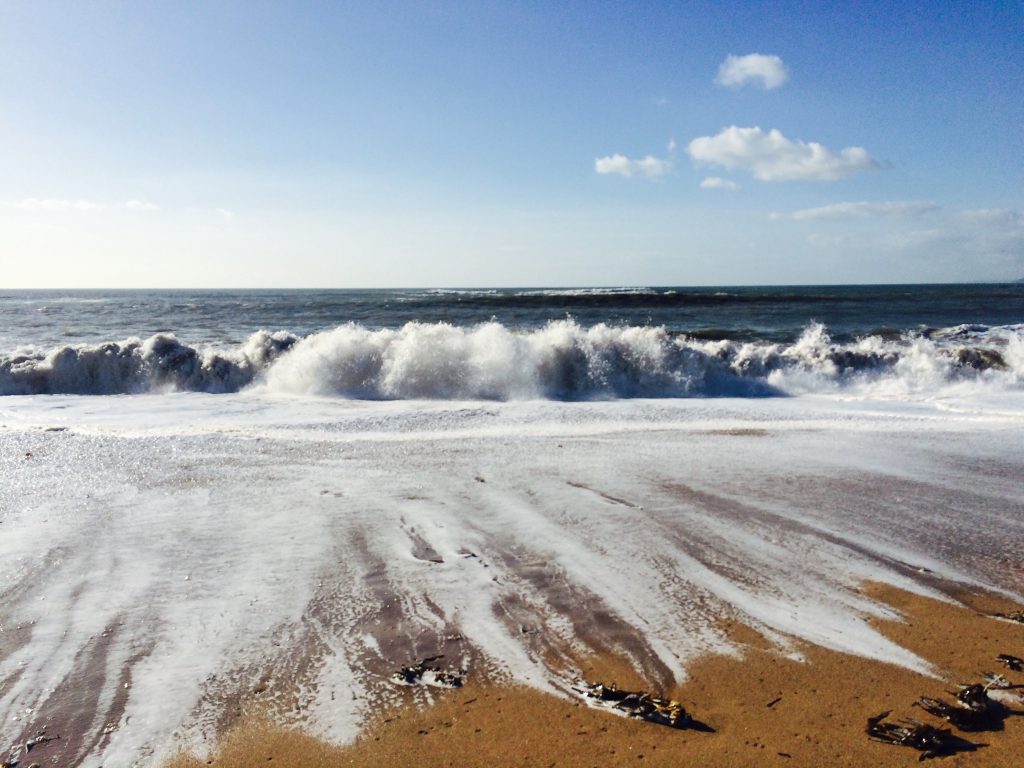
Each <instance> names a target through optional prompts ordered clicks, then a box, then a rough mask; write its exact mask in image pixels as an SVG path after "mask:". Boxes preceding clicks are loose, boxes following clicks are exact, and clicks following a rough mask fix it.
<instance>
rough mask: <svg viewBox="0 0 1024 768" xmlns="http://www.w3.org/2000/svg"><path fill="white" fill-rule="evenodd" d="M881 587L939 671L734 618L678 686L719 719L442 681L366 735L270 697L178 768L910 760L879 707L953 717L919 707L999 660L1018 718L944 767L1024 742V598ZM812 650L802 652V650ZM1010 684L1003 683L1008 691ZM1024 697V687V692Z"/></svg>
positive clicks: (619, 668)
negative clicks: (269, 707)
mask: <svg viewBox="0 0 1024 768" xmlns="http://www.w3.org/2000/svg"><path fill="white" fill-rule="evenodd" d="M864 591H865V593H866V594H867V595H869V596H870V597H872V598H875V599H878V600H880V601H883V602H885V603H886V604H888V605H889V606H891V607H892V608H894V609H896V610H897V611H899V612H900V614H902V616H903V619H902V620H899V621H895V620H886V621H880V620H879V621H875V622H874V624H875V626H876V627H877V628H878V629H879V630H880V631H881V632H882V633H883V634H885V635H886V636H887V637H889V638H890V639H892V640H894V641H896V642H898V643H900V644H901V645H904V646H905V647H906V648H908V649H910V650H912V651H914V652H915V653H917V654H919V655H920V656H921V657H923V658H925V659H927V660H928V661H929V662H930V663H931V664H932V665H933V666H934V671H935V674H936V677H934V678H933V677H929V676H926V675H922V674H917V673H914V672H910V671H908V670H906V669H902V668H900V667H897V666H894V665H890V664H884V663H879V662H874V661H870V660H867V659H864V658H861V657H858V656H853V655H848V654H842V653H837V652H834V651H828V650H825V649H823V648H820V647H816V646H812V645H809V644H806V643H794V645H793V646H792V647H791V648H790V649H789V650H788V651H787V652H780V650H779V649H778V648H777V647H776V646H774V644H772V643H771V642H769V641H767V640H766V639H765V638H764V637H763V636H761V635H760V634H758V633H757V632H755V631H753V630H751V629H750V628H748V627H745V626H743V625H740V624H735V625H733V626H731V627H728V632H729V636H730V638H731V639H732V640H733V641H734V642H736V643H738V644H739V645H740V647H741V649H742V655H741V656H740V657H738V658H737V657H735V656H731V655H714V654H711V655H708V656H706V657H703V658H701V659H699V660H697V661H696V662H695V663H693V664H692V665H690V666H689V668H688V670H687V671H688V675H689V678H688V680H687V681H686V682H685V683H684V684H682V685H679V686H677V687H674V688H672V689H670V690H668V691H664V692H658V693H661V694H662V695H665V696H669V697H671V698H674V699H677V700H678V701H679V702H680V703H682V704H683V705H684V706H685V707H686V709H687V711H688V712H689V713H690V714H691V715H692V716H693V717H694V718H695V719H696V720H697V721H699V722H700V723H701V724H703V725H706V726H707V729H706V730H705V729H703V728H701V729H673V728H669V727H665V726H661V725H657V724H652V723H648V722H644V721H640V720H635V719H628V718H626V717H622V716H617V715H615V714H613V713H611V712H608V711H604V710H602V709H597V708H594V707H590V706H587V705H586V704H585V703H584V702H583V701H581V700H573V699H569V698H558V697H555V696H551V695H547V694H543V693H540V692H537V691H532V690H530V689H527V688H524V687H519V686H512V687H505V686H501V685H497V684H494V683H480V682H477V681H470V682H469V683H468V684H467V685H466V686H465V687H464V688H461V689H457V690H450V691H442V692H440V693H438V694H437V696H436V701H435V702H434V703H433V704H432V705H429V706H425V707H416V706H412V705H409V706H406V707H402V708H398V709H395V710H391V711H388V712H387V713H385V714H383V715H381V716H380V717H379V718H378V719H377V720H376V721H375V722H373V723H372V724H370V725H369V726H368V727H367V728H366V729H365V730H364V732H363V733H361V734H360V736H359V737H358V739H357V740H356V741H355V742H354V743H353V744H351V745H348V746H343V747H337V746H331V745H329V744H327V743H325V742H322V741H318V740H316V739H314V738H312V737H310V736H308V735H305V734H304V733H303V732H302V729H301V728H295V729H281V728H275V727H272V726H268V725H266V724H265V720H264V718H262V717H261V715H260V711H261V706H260V703H259V696H258V695H256V694H254V695H253V697H252V698H251V699H250V700H249V701H247V702H245V706H244V707H243V710H244V714H243V716H242V719H241V721H240V722H239V723H238V724H237V725H236V726H234V727H233V728H231V729H230V730H229V731H228V732H227V734H226V735H225V737H224V739H223V741H222V743H221V745H220V748H219V750H218V751H217V752H215V753H214V754H212V755H202V756H194V755H193V756H187V755H182V756H180V757H179V758H177V759H175V760H173V761H172V762H171V763H170V764H168V765H167V767H166V768H200V767H201V766H204V765H215V766H224V767H225V768H229V767H234V766H238V767H239V768H240V767H241V766H255V765H263V764H267V763H272V764H273V765H275V766H296V767H298V766H337V765H354V766H394V765H445V766H513V765H535V766H609V765H616V766H619V765H622V766H625V765H657V766H678V765H703V766H751V768H754V767H755V766H756V767H761V766H769V765H771V766H774V765H778V766H820V765H830V766H864V765H904V764H906V765H910V764H912V763H915V762H916V761H917V759H918V757H919V756H920V754H921V753H919V752H917V751H915V750H913V749H910V748H906V747H900V746H893V745H888V744H882V743H878V742H875V741H872V740H870V739H869V738H868V737H867V735H866V734H865V724H866V721H867V718H868V717H871V716H874V715H877V714H879V713H881V712H883V711H886V710H889V711H891V713H892V714H891V715H890V716H889V717H888V718H887V719H888V720H901V719H905V718H914V719H918V720H920V721H922V722H925V723H927V724H930V725H934V726H937V727H948V724H947V723H944V722H943V721H941V720H939V719H938V718H936V717H934V716H932V715H930V714H927V713H925V712H923V711H922V710H921V709H920V708H918V707H916V706H914V702H915V701H916V700H917V699H918V697H920V696H930V697H933V698H946V699H947V700H949V699H951V698H952V697H951V696H950V695H949V694H948V693H947V691H950V690H954V689H955V686H956V685H957V684H966V683H970V682H975V681H978V680H980V674H979V673H980V672H986V671H995V672H1002V673H1005V676H1006V677H1007V678H1008V679H1009V680H1010V682H1011V683H1014V684H1015V685H1016V686H1017V687H1015V688H1013V689H1010V690H1008V691H1005V692H1004V693H1003V694H1001V695H1003V696H1005V697H1006V698H1005V700H1006V702H1007V704H1008V708H1007V710H1006V713H1005V715H1006V716H1005V719H1004V720H1002V721H1001V722H1000V723H999V724H998V725H997V726H996V729H995V730H986V731H983V732H977V733H963V732H959V731H957V730H956V729H953V730H954V732H955V733H958V735H960V736H962V737H964V738H966V739H968V740H969V741H971V742H972V743H974V744H976V745H978V747H977V749H976V750H975V751H965V752H962V753H959V754H954V755H951V756H948V757H945V758H943V759H942V760H941V764H942V765H949V766H959V765H963V766H1007V765H1012V764H1014V762H1015V761H1016V760H1019V759H1020V756H1021V755H1024V717H1022V715H1024V699H1022V698H1021V695H1022V693H1024V674H1022V673H1013V672H1010V671H1009V670H1007V669H1005V668H1003V667H1001V666H1000V665H999V664H998V663H997V662H996V661H995V657H996V655H998V654H1001V653H1002V654H1007V653H1009V654H1013V655H1017V654H1019V653H1020V652H1021V651H1022V650H1024V626H1021V625H1019V624H1013V623H1010V622H1007V621H1000V620H998V619H994V618H991V617H990V616H989V615H987V614H990V613H994V612H1007V611H1010V610H1014V609H1016V610H1019V606H1014V605H1013V603H1012V602H1010V601H1008V600H1006V599H1004V598H1001V597H999V596H996V595H992V594H988V593H979V592H964V591H958V592H957V593H956V596H957V597H958V598H959V600H960V601H962V602H959V603H956V604H954V603H947V602H942V601H939V600H934V599H930V598H923V597H920V596H916V595H911V594H909V593H907V592H904V591H901V590H898V589H895V588H892V587H889V586H886V585H881V584H869V585H865V587H864ZM797 656H799V657H800V658H795V657H797ZM580 669H581V670H582V672H583V673H584V675H585V677H586V678H587V679H589V680H592V681H597V680H600V681H604V682H612V681H614V682H615V683H616V684H617V685H618V686H619V687H622V688H631V689H648V690H649V689H650V686H649V683H648V681H646V680H644V679H643V678H642V677H641V676H640V675H639V674H638V673H637V671H636V669H635V668H633V666H632V665H630V664H629V663H627V662H624V661H623V660H622V659H617V658H612V657H590V658H587V659H582V660H581V663H580ZM997 695H1000V694H997ZM1011 697H1016V701H1015V702H1014V700H1013V699H1012V698H1011Z"/></svg>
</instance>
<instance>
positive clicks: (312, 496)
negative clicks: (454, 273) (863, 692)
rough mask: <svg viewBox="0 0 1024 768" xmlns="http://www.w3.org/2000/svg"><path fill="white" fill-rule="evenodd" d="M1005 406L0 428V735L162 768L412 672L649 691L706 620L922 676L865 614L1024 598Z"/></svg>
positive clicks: (497, 412)
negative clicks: (960, 592)
mask: <svg viewBox="0 0 1024 768" xmlns="http://www.w3.org/2000/svg"><path fill="white" fill-rule="evenodd" d="M947 405H948V404H947ZM964 405H965V404H964V403H961V406H964ZM1019 405H1020V404H1019V403H1018V402H1016V401H1015V400H1014V399H1013V397H1011V396H1009V395H1008V396H1006V397H1004V398H1003V399H1002V400H1000V402H999V403H998V404H997V406H996V410H995V411H992V410H991V407H992V406H991V401H988V402H987V403H981V402H975V401H972V402H971V403H970V407H969V408H968V407H962V408H961V409H960V410H961V411H963V412H961V413H955V412H952V411H949V410H943V411H939V410H936V409H935V408H934V407H932V406H928V405H916V406H911V405H906V404H890V405H885V404H880V403H877V402H876V403H873V404H872V403H859V402H845V401H839V400H826V399H819V400H813V401H812V400H808V399H771V400H728V401H725V400H723V401H707V400H703V401H694V400H690V401H649V400H632V401H618V402H604V403H577V404H569V403H557V404H556V403H550V402H521V403H505V404H495V403H490V404H480V403H470V402H465V403H460V402H445V403H423V402H415V401H403V402H375V403H374V402H369V403H356V402H352V401H343V400H334V399H312V398H305V399H298V398H283V397H281V396H280V395H271V394H268V393H248V394H236V395H219V396H211V395H199V394H183V395H176V396H166V395H165V396H140V397H132V398H111V399H97V398H75V397H50V398H20V397H12V398H6V399H5V400H4V401H3V402H2V403H0V425H2V426H0V450H2V453H0V461H2V467H0V470H2V473H0V510H2V511H0V531H2V535H0V622H2V630H3V631H2V632H0V733H2V734H3V736H4V737H5V738H8V739H10V740H11V741H12V742H13V741H15V740H18V739H21V740H24V739H25V738H26V734H30V733H34V731H35V729H38V728H39V727H41V726H42V725H47V724H49V725H50V726H51V729H52V730H56V731H59V732H60V733H61V736H62V738H61V741H60V742H59V745H57V746H52V747H48V748H52V749H54V750H57V749H59V750H63V752H61V754H62V756H63V759H64V762H65V763H66V764H70V765H87V766H98V765H104V766H127V765H136V764H137V765H150V764H152V763H153V762H154V761H156V760H160V759H163V758H165V757H167V756H169V755H170V754H172V753H173V752H174V751H175V750H176V749H177V748H178V747H180V746H184V747H189V748H197V749H204V748H207V747H209V746H210V745H211V744H212V743H213V741H214V739H215V738H216V736H217V734H218V733H220V732H222V731H223V729H224V728H225V727H227V726H229V725H230V724H231V723H232V722H233V721H234V718H235V714H234V713H235V712H236V711H237V710H239V709H240V708H244V706H245V705H246V702H249V701H251V700H253V699H254V698H258V699H259V700H260V701H261V702H263V705H264V706H265V707H266V708H267V709H268V711H271V712H273V713H275V716H276V717H277V718H279V719H280V720H281V721H282V722H299V721H301V722H303V723H304V724H305V726H306V727H307V728H308V729H310V730H311V731H312V732H313V733H315V734H318V735H321V736H324V737H326V738H329V739H331V740H334V741H345V740H348V739H351V738H352V737H353V736H354V735H355V733H356V732H357V731H358V729H359V727H360V725H361V724H362V723H364V722H365V720H366V718H367V717H368V716H369V714H370V713H372V712H373V711H375V710H376V709H377V708H379V707H380V706H382V705H385V706H386V705H389V704H394V703H397V702H398V701H400V700H401V698H400V697H401V696H402V695H403V694H401V693H400V692H399V691H398V689H396V687H395V686H394V685H393V684H392V683H391V681H390V674H391V672H392V671H393V670H394V669H397V668H398V667H399V666H402V665H405V664H408V663H410V662H411V661H413V660H414V659H416V658H422V657H426V656H432V655H437V654H444V657H445V660H446V661H445V663H446V664H448V665H450V666H451V667H452V668H455V669H462V668H464V669H466V670H467V673H468V675H469V678H470V679H471V680H474V681H478V680H492V681H493V680H503V681H513V682H518V683H522V684H526V685H529V686H532V687H534V688H537V689H540V690H546V691H549V692H554V693H558V692H565V691H566V690H567V689H568V686H569V685H570V684H571V683H572V682H573V681H574V679H573V677H574V674H575V672H574V669H575V664H576V663H577V662H578V660H579V659H581V658H584V657H586V656H587V655H589V654H591V653H597V654H612V655H615V656H617V657H620V658H624V659H626V660H628V662H629V664H630V665H631V666H632V667H633V668H635V670H636V671H637V673H638V674H639V675H640V676H641V677H642V679H643V680H645V681H647V683H648V684H649V685H651V686H662V687H665V688H667V687H670V686H671V685H672V684H673V683H675V682H676V681H678V680H680V679H683V678H684V677H685V676H686V674H687V670H688V668H689V667H690V665H691V664H692V663H694V661H695V660H696V659H697V658H698V657H701V656H702V655H703V654H705V653H706V652H708V651H712V650H717V651H728V650H729V648H731V647H732V645H731V641H730V640H729V638H728V637H727V635H726V634H725V632H724V631H723V629H722V628H721V621H722V619H723V618H732V619H739V620H741V621H742V622H745V623H748V624H750V625H752V626H754V627H756V628H758V629H760V630H761V631H762V632H763V633H765V634H766V635H767V636H769V637H772V638H774V639H775V641H777V642H778V643H779V644H780V645H781V646H782V647H783V648H784V649H788V651H789V652H791V653H793V654H797V653H798V652H799V648H800V646H798V645H796V644H794V643H795V641H797V640H802V641H806V642H809V643H812V644H816V645H820V646H823V647H824V648H828V649H832V650H835V651H842V652H845V653H850V654H855V655H858V656H861V657H865V658H870V659H877V660H881V661H885V662H890V663H893V664H897V665H901V666H903V667H905V668H909V669H912V670H917V671H918V672H923V673H929V672H930V671H931V669H932V668H931V666H930V665H929V664H928V663H927V662H926V661H924V660H923V659H922V658H921V657H920V656H918V655H917V654H915V653H914V652H913V651H911V650H908V649H906V648H905V647H904V646H902V645H899V644H897V643H896V642H894V641H893V640H891V639H888V638H887V637H886V636H885V635H883V634H882V633H880V632H879V631H878V630H877V628H876V627H875V626H873V624H872V623H871V622H872V621H873V620H879V619H892V618H894V616H895V614H894V613H893V612H892V611H891V610H890V609H888V608H886V607H885V606H884V605H882V604H881V603H878V602H875V601H873V600H872V599H870V598H869V597H867V596H866V595H865V594H864V593H862V592H861V591H860V590H859V585H861V584H862V583H863V582H864V581H865V580H876V581H884V582H887V583H890V584H894V585H897V586H899V587H901V588H903V589H906V590H910V591H912V592H916V593H918V594H930V595H933V596H938V593H937V592H936V591H935V590H934V588H933V585H932V579H933V578H938V577H944V578H952V579H958V580H961V581H967V582H973V583H983V584H987V585H989V586H992V587H995V588H1001V589H1003V590H1006V591H1009V592H1017V593H1019V592H1020V591H1021V590H1022V589H1024V577H1022V573H1021V571H1020V567H1019V564H1020V556H1019V552H1016V551H1015V550H1014V547H1015V546H1018V545H1019V542H1020V541H1022V540H1024V514H1022V510H1024V500H1022V494H1021V489H1020V486H1019V482H1018V481H1019V478H1020V477H1021V476H1024V466H1022V464H1021V458H1020V457H1021V456H1022V455H1024V451H1022V450H1021V449H1022V448H1024V438H1022V434H1024V431H1022V430H1021V421H1022V420H1021V417H1020V416H1019V415H1010V416H1008V415H1007V413H1011V414H1012V413H1016V414H1020V413H1021V410H1022V409H1021V408H1020V407H1019ZM993 413H998V416H993V415H992V414H993ZM68 426H70V427H71V428H70V429H66V430H63V431H54V430H55V429H58V428H61V427H68ZM924 571H927V572H928V573H927V574H925V575H922V573H923V572H924ZM412 695H413V696H415V697H418V698H419V699H420V700H421V701H426V700H428V698H429V697H430V695H431V694H430V691H429V690H426V689H423V690H420V689H416V690H414V692H413V694H412ZM55 744H57V743H56V742H55Z"/></svg>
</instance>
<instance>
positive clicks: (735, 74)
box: [715, 53, 789, 89]
mask: <svg viewBox="0 0 1024 768" xmlns="http://www.w3.org/2000/svg"><path fill="white" fill-rule="evenodd" d="M788 77H789V72H788V70H787V69H786V65H785V64H783V63H782V59H780V58H779V57H778V56H765V55H764V54H760V53H748V54H747V55H746V56H733V55H732V54H730V55H729V56H727V57H726V59H725V61H723V62H722V63H721V64H720V65H719V67H718V77H716V78H715V82H716V83H718V84H719V85H727V86H731V87H733V88H739V87H741V86H744V85H746V84H747V83H760V84H761V87H763V88H766V89H771V88H778V87H779V86H780V85H782V84H783V83H784V82H786V79H787V78H788Z"/></svg>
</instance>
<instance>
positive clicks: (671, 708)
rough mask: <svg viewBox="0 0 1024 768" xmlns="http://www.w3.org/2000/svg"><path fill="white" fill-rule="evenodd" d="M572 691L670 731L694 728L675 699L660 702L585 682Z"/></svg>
mask: <svg viewBox="0 0 1024 768" xmlns="http://www.w3.org/2000/svg"><path fill="white" fill-rule="evenodd" d="M573 690H575V691H576V692H577V693H581V694H583V695H584V696H585V697H586V698H588V699H591V700H593V701H596V702H599V703H601V704H603V705H604V706H606V707H608V708H609V709H615V710H618V711H620V712H623V713H624V714H625V715H626V716H628V717H635V718H638V719H640V720H646V721H648V722H650V723H658V724H660V725H667V726H669V727H670V728H689V727H693V726H695V725H697V722H696V721H695V720H694V719H693V718H692V717H691V716H690V714H689V713H688V712H687V711H686V709H685V708H684V707H683V705H682V704H680V703H679V702H678V701H676V700H675V699H661V698H657V697H655V696H651V695H650V694H649V693H647V692H646V691H623V690H620V689H619V688H616V687H615V685H602V684H601V683H587V682H585V681H584V682H583V683H582V687H580V688H574V689H573Z"/></svg>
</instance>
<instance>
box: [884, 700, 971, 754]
mask: <svg viewBox="0 0 1024 768" xmlns="http://www.w3.org/2000/svg"><path fill="white" fill-rule="evenodd" d="M889 714H890V712H889V711H886V712H882V713H881V714H879V715H875V716H874V717H869V718H868V725H867V728H866V729H865V730H866V733H867V735H868V737H869V738H870V739H872V740H873V741H879V742H882V743H883V744H895V745H896V746H900V747H911V748H913V749H916V750H917V751H918V752H921V753H922V754H921V756H920V757H919V758H918V760H928V759H929V758H932V757H941V756H942V755H952V754H954V753H956V752H972V751H974V750H975V749H977V748H978V746H979V745H978V744H975V743H973V742H970V741H967V740H966V739H961V738H960V737H959V736H954V735H953V732H952V731H951V730H949V728H936V727H934V726H931V725H925V724H924V723H922V722H919V721H917V720H901V721H900V722H898V723H887V722H883V721H884V720H885V718H887V717H888V716H889Z"/></svg>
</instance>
